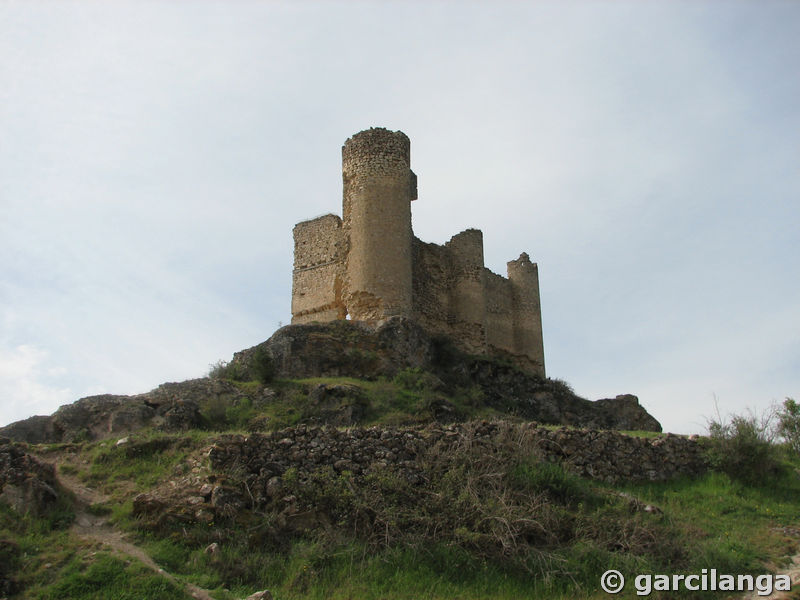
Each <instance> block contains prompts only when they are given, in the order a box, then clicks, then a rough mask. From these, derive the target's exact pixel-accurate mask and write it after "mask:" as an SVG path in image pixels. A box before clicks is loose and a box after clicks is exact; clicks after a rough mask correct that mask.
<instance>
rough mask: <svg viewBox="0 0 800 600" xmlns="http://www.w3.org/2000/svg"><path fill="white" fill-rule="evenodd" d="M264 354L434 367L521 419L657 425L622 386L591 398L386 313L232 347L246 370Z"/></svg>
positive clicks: (334, 370) (305, 367)
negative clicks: (611, 394)
mask: <svg viewBox="0 0 800 600" xmlns="http://www.w3.org/2000/svg"><path fill="white" fill-rule="evenodd" d="M264 360H268V361H270V362H271V365H270V366H271V367H272V369H273V371H274V375H275V376H276V377H281V378H304V377H344V376H346V377H355V378H360V379H376V378H378V377H381V376H383V377H393V376H394V375H396V374H397V373H398V372H400V371H402V370H404V369H422V370H425V371H429V372H431V373H433V374H435V375H436V376H437V377H439V378H440V379H441V381H442V382H443V383H444V388H445V389H446V388H447V387H448V386H449V387H451V388H452V387H454V386H469V385H478V386H480V387H481V388H482V390H483V392H484V398H485V402H486V404H487V405H488V406H491V407H492V408H496V409H498V410H500V411H502V412H504V413H507V414H510V415H515V416H519V417H522V418H524V419H529V420H535V421H540V422H542V423H547V424H555V425H574V426H578V427H593V428H598V429H622V430H642V431H661V425H660V424H659V422H658V421H657V420H656V419H655V418H653V417H652V416H651V415H650V414H649V413H648V412H647V411H646V410H645V409H644V408H643V407H642V406H641V405H640V404H639V400H638V398H637V397H636V396H633V395H630V394H626V395H623V396H617V397H616V398H612V399H604V400H599V401H597V402H591V401H589V400H587V399H585V398H581V397H580V396H577V395H576V394H575V393H574V392H573V391H572V390H571V389H570V388H569V386H567V385H566V384H564V383H563V382H560V381H557V380H551V379H542V378H541V377H538V376H536V375H533V374H531V373H529V372H526V371H523V370H521V369H519V368H518V367H517V366H516V365H515V363H514V361H512V360H510V357H503V356H502V355H498V356H496V357H495V358H494V359H490V358H486V357H476V356H470V355H467V354H464V353H463V352H461V351H459V350H457V349H456V348H454V347H453V346H452V344H450V343H449V342H448V340H447V339H446V338H441V337H433V336H430V335H428V334H427V333H426V332H425V330H424V329H422V328H421V327H420V326H419V325H417V324H416V323H415V322H414V321H412V320H410V319H406V318H403V317H392V318H390V319H388V320H386V321H384V322H383V323H382V324H380V325H378V326H377V327H374V328H373V327H369V326H368V325H366V324H364V323H359V322H350V321H333V322H330V323H324V324H319V323H317V324H310V325H288V326H286V327H283V328H281V329H279V330H278V331H277V332H275V334H274V335H273V336H272V337H271V338H270V339H269V340H267V341H266V342H263V343H262V344H259V345H258V346H254V347H252V348H249V349H247V350H243V351H241V352H238V353H236V354H235V355H234V357H233V361H232V364H234V365H236V366H237V367H238V368H239V369H240V372H241V373H242V374H243V376H244V377H245V378H250V377H254V376H255V373H256V372H257V370H258V368H257V365H256V364H255V363H256V362H257V361H264Z"/></svg>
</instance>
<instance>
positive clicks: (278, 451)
mask: <svg viewBox="0 0 800 600" xmlns="http://www.w3.org/2000/svg"><path fill="white" fill-rule="evenodd" d="M508 440H514V444H515V445H516V447H518V448H519V450H520V451H530V452H532V453H533V455H532V456H533V457H534V458H536V457H538V458H539V459H541V460H544V461H556V462H560V463H562V464H563V465H564V467H565V468H566V469H568V470H570V471H573V472H575V473H576V474H578V475H580V476H583V477H588V478H591V479H597V480H601V481H608V482H619V481H623V480H629V481H636V480H647V481H662V480H669V479H673V478H676V477H680V476H697V475H700V474H702V473H704V472H705V470H706V468H707V465H706V462H705V460H704V458H703V451H702V447H701V446H700V445H699V444H698V443H697V442H696V441H694V440H690V439H688V438H685V437H681V436H676V435H671V434H666V435H663V436H659V437H655V438H643V437H633V436H629V435H625V434H622V433H618V432H612V431H598V430H585V429H584V430H581V429H566V428H560V429H549V428H545V427H542V426H537V425H536V424H535V423H525V424H514V423H509V422H505V421H497V422H486V421H480V422H471V423H462V424H457V425H447V426H440V425H429V426H426V427H408V428H391V427H382V428H378V427H371V428H366V429H362V428H353V429H346V430H340V429H335V428H331V427H307V426H298V427H293V428H290V429H284V430H281V431H276V432H272V433H269V434H253V435H250V436H249V437H244V436H241V435H232V436H224V437H221V438H219V439H218V440H217V441H216V443H215V444H214V446H213V447H212V448H211V449H210V451H209V459H210V462H211V467H212V468H213V469H214V470H219V471H227V472H232V473H236V474H237V476H240V477H243V478H244V479H245V481H246V482H247V487H248V490H249V492H250V493H251V494H253V497H254V499H255V500H256V502H259V501H262V500H265V499H266V498H267V497H269V496H270V493H271V492H270V487H275V486H279V485H280V484H279V481H280V478H281V477H282V476H283V475H284V474H285V473H286V471H288V470H289V469H294V470H297V471H299V472H310V471H314V470H316V469H320V468H323V467H331V468H332V469H333V470H334V471H335V472H337V473H343V472H349V473H351V474H352V476H353V477H354V478H355V479H356V480H358V479H360V478H362V477H364V476H367V475H369V474H371V473H376V472H380V471H381V470H384V469H392V470H396V471H400V472H402V473H403V474H404V475H405V476H406V477H407V478H408V479H409V480H410V481H412V482H414V481H421V480H423V479H424V478H425V464H426V460H425V455H426V453H428V452H435V453H436V454H437V455H438V456H447V455H451V456H455V455H457V453H459V452H462V451H463V450H464V448H465V447H476V446H477V447H480V448H482V449H485V452H486V453H498V452H500V453H502V452H507V451H508ZM501 445H502V446H503V447H502V448H501Z"/></svg>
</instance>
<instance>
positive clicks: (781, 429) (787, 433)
mask: <svg viewBox="0 0 800 600" xmlns="http://www.w3.org/2000/svg"><path fill="white" fill-rule="evenodd" d="M778 434H779V435H780V436H781V437H783V439H785V440H786V443H787V444H789V447H790V448H791V449H792V451H793V452H795V453H796V454H800V404H797V402H795V401H794V400H793V399H792V398H787V399H786V400H785V401H784V402H783V410H781V411H780V412H778Z"/></svg>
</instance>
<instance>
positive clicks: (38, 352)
mask: <svg viewBox="0 0 800 600" xmlns="http://www.w3.org/2000/svg"><path fill="white" fill-rule="evenodd" d="M49 363H50V359H49V355H48V352H47V351H46V350H43V349H41V348H36V347H34V346H30V345H20V346H17V347H15V348H0V399H2V404H3V412H2V417H0V424H2V425H6V424H8V423H10V422H12V421H16V420H19V419H24V418H26V417H29V416H31V415H34V414H50V413H51V412H52V411H53V407H55V406H59V405H61V404H66V403H67V402H71V401H72V400H74V399H75V398H74V397H73V394H72V391H71V390H70V389H69V388H68V387H64V386H63V385H61V384H60V382H59V377H60V376H63V375H65V374H66V369H64V368H63V367H59V366H49ZM53 372H55V374H54V373H53Z"/></svg>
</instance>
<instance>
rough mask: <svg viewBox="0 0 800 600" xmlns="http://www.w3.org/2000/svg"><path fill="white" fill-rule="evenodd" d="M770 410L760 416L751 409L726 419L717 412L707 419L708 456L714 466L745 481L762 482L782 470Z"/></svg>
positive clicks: (772, 414)
mask: <svg viewBox="0 0 800 600" xmlns="http://www.w3.org/2000/svg"><path fill="white" fill-rule="evenodd" d="M773 416H774V413H773V412H768V413H765V414H764V415H762V416H761V417H758V416H756V415H755V414H753V413H752V412H749V413H748V414H746V415H733V416H731V417H730V419H729V420H728V421H727V422H726V421H724V420H723V419H722V418H721V417H720V415H719V412H717V416H716V418H712V419H709V421H708V425H707V427H708V433H709V441H708V447H707V458H708V461H709V463H710V465H711V467H712V468H713V469H716V470H718V471H721V472H723V473H725V474H727V475H728V476H729V477H730V478H731V479H735V480H738V481H741V482H743V483H747V484H751V485H752V484H758V483H763V482H764V480H765V479H766V478H770V477H773V478H774V477H776V476H777V475H779V474H780V472H781V466H780V462H779V459H778V449H777V447H776V446H775V445H774V444H773V441H774V438H775V428H774V426H773Z"/></svg>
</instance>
